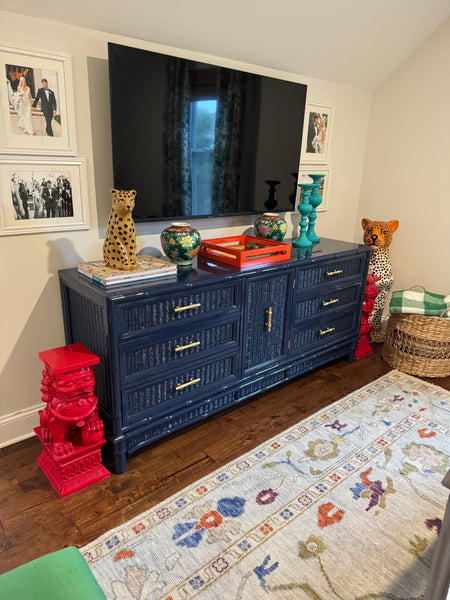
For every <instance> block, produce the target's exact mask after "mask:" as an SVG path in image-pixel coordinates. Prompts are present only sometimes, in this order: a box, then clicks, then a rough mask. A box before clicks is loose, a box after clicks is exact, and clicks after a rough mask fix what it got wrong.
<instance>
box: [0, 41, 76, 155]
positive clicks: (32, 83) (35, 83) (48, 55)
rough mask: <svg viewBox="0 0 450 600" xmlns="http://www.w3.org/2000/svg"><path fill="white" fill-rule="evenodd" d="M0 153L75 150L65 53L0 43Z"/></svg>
mask: <svg viewBox="0 0 450 600" xmlns="http://www.w3.org/2000/svg"><path fill="white" fill-rule="evenodd" d="M0 70H2V72H3V76H2V77H1V79H0V108H1V110H0V113H1V118H0V153H1V154H8V155H11V154H21V155H23V154H27V155H40V156H51V155H57V156H75V155H76V140H75V114H74V102H73V87H72V61H71V57H70V55H69V54H57V53H55V52H50V51H48V50H34V49H27V48H21V47H19V46H2V45H0Z"/></svg>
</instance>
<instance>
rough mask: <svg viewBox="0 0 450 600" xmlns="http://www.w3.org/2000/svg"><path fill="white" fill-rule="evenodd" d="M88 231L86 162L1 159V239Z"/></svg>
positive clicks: (76, 160) (19, 158) (21, 158)
mask: <svg viewBox="0 0 450 600" xmlns="http://www.w3.org/2000/svg"><path fill="white" fill-rule="evenodd" d="M77 229H89V215H88V203H87V181H86V161H85V160H84V159H71V158H61V159H56V158H50V157H49V158H25V157H15V156H11V157H1V156H0V236H2V235H18V234H24V233H47V232H51V231H72V230H77Z"/></svg>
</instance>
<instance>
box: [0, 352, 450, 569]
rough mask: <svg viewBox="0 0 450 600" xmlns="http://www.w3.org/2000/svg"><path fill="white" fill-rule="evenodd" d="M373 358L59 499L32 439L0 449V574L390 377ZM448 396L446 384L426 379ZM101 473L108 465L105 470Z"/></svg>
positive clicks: (229, 415) (152, 449) (207, 427)
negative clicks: (441, 388) (372, 382)
mask: <svg viewBox="0 0 450 600" xmlns="http://www.w3.org/2000/svg"><path fill="white" fill-rule="evenodd" d="M380 354H381V345H376V347H375V352H374V353H372V354H371V355H369V356H367V357H365V358H363V359H361V360H359V361H356V362H354V363H352V364H350V363H347V362H346V361H339V362H335V363H333V364H332V365H330V366H327V367H326V368H322V369H318V370H316V371H313V372H312V373H310V374H307V375H303V376H301V377H298V378H297V379H295V380H293V381H291V382H289V383H286V384H283V385H281V386H278V387H276V388H274V389H273V390H269V391H268V392H265V393H264V394H260V395H259V396H256V397H255V398H253V399H252V400H249V401H247V402H245V403H243V404H241V405H239V406H237V407H235V408H232V409H229V410H227V411H225V412H223V413H221V414H219V415H216V416H212V417H209V418H208V419H207V420H205V421H203V422H201V423H200V424H197V425H195V426H192V427H190V428H188V429H186V430H184V431H182V432H180V433H178V434H174V435H172V436H171V437H169V438H168V439H166V440H163V441H160V442H157V443H155V444H154V445H153V446H149V447H147V448H145V449H143V450H142V451H140V452H139V453H136V454H134V455H132V456H131V457H130V458H129V459H128V461H127V471H126V473H124V474H122V475H114V474H113V475H111V477H109V478H108V479H106V480H104V481H102V482H100V483H97V484H95V485H93V486H91V487H89V488H87V489H85V490H82V491H80V492H78V493H76V494H74V495H73V496H69V497H68V498H65V499H64V500H62V499H60V498H59V497H58V495H57V494H56V492H55V491H54V489H53V487H52V486H51V484H50V483H49V481H48V479H47V478H46V476H45V475H44V473H43V472H42V471H41V469H40V467H39V466H38V464H37V463H36V458H37V456H38V455H39V453H40V442H39V441H38V439H37V438H36V437H33V438H30V439H28V440H25V441H23V442H20V443H18V444H14V445H12V446H9V447H6V448H3V449H1V450H0V573H3V572H5V571H8V570H10V569H12V568H14V567H17V566H19V565H21V564H23V563H25V562H27V561H29V560H32V559H34V558H37V557H38V556H41V555H42V554H46V553H48V552H52V551H55V550H58V549H60V548H63V547H65V546H70V545H74V546H84V545H85V544H87V543H88V542H90V541H92V540H94V539H95V538H96V537H98V536H99V535H101V534H103V533H105V532H106V531H108V530H109V529H112V528H113V527H117V526H118V525H120V524H122V523H124V522H125V521H127V520H128V519H131V518H133V517H135V516H136V515H138V514H139V513H141V512H143V511H144V510H146V509H148V508H150V507H152V506H153V505H155V504H157V503H158V502H160V501H162V500H164V499H166V498H167V497H169V496H171V495H172V494H174V493H176V492H177V491H179V490H180V489H182V488H184V487H185V486H187V485H189V484H191V483H192V482H194V481H196V480H197V479H199V478H201V477H203V476H205V475H207V474H208V473H209V472H211V471H213V470H215V469H218V468H219V467H220V466H222V465H224V464H226V463H228V462H229V461H231V460H233V459H235V458H237V457H238V456H240V455H241V454H244V453H245V452H247V451H249V450H251V449H252V448H254V447H256V446H257V445H259V444H261V443H263V442H264V441H266V440H267V439H269V438H270V437H272V436H274V435H277V434H278V433H280V432H282V431H284V430H285V429H287V428H288V427H290V426H291V425H294V424H295V423H297V422H298V421H301V420H302V419H304V418H305V417H307V416H309V415H311V414H313V413H315V412H316V411H318V410H320V409H321V408H323V407H325V406H327V405H328V404H330V403H331V402H334V401H335V400H338V399H339V398H342V397H343V396H345V395H346V394H349V393H351V392H353V391H354V390H356V389H358V388H360V387H362V386H363V385H365V384H367V383H370V382H371V381H373V380H374V379H376V378H377V377H380V376H381V375H383V374H385V373H387V372H389V371H390V370H391V367H389V365H387V364H386V363H385V362H384V361H383V360H382V359H381V356H380ZM427 381H430V382H432V383H434V384H435V385H440V386H441V387H444V388H446V389H448V390H450V377H447V378H443V379H435V378H434V379H428V380H427ZM105 466H108V465H105Z"/></svg>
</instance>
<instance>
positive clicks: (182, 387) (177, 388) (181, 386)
mask: <svg viewBox="0 0 450 600" xmlns="http://www.w3.org/2000/svg"><path fill="white" fill-rule="evenodd" d="M199 381H201V378H200V377H198V378H197V379H190V380H189V381H186V383H179V384H178V385H177V386H176V388H175V391H176V392H178V391H179V390H184V388H186V387H189V386H190V385H195V384H196V383H198V382H199Z"/></svg>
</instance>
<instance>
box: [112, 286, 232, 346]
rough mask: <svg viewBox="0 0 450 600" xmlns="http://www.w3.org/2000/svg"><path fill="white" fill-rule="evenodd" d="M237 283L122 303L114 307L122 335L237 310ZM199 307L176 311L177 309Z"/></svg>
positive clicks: (131, 334) (129, 335) (135, 333)
mask: <svg viewBox="0 0 450 600" xmlns="http://www.w3.org/2000/svg"><path fill="white" fill-rule="evenodd" d="M239 285H240V284H238V283H236V282H235V283H230V284H227V285H223V286H221V287H219V288H216V289H205V290H198V291H191V292H190V293H183V294H177V295H173V296H168V297H166V298H162V299H158V300H156V299H151V300H148V301H142V302H140V303H136V302H134V303H129V304H128V303H125V304H123V305H121V306H119V307H118V317H119V320H120V322H121V331H122V336H123V337H124V338H125V337H132V336H133V335H137V334H142V333H145V332H147V331H150V330H153V329H155V328H157V327H161V326H163V325H168V324H170V323H180V324H181V323H183V322H185V321H187V320H189V319H191V318H192V317H199V316H201V315H210V314H212V313H217V316H219V313H222V312H223V311H225V310H227V309H232V308H237V307H238V303H239V297H238V289H239ZM196 304H199V305H200V306H197V307H194V308H190V309H188V310H183V311H181V312H176V311H175V309H176V308H177V307H187V306H190V305H196Z"/></svg>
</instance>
